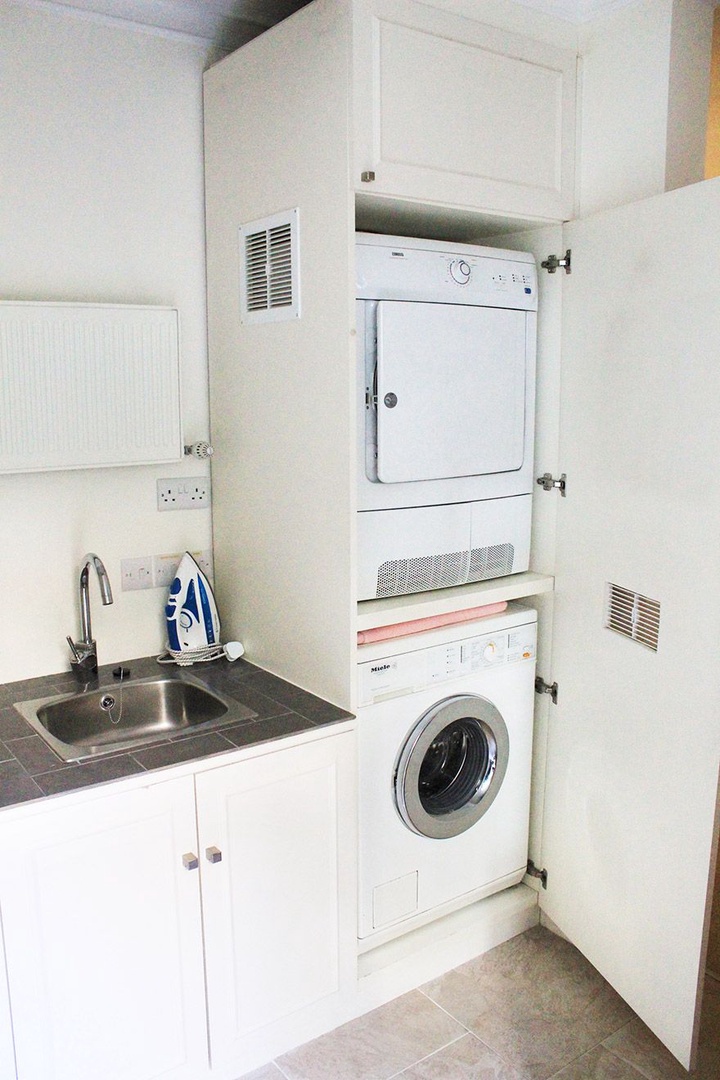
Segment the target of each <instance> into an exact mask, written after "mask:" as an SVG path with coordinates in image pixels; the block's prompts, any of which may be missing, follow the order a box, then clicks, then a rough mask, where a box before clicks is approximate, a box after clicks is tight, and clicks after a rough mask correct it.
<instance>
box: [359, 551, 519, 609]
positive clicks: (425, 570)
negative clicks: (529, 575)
mask: <svg viewBox="0 0 720 1080" xmlns="http://www.w3.org/2000/svg"><path fill="white" fill-rule="evenodd" d="M514 558H515V549H514V547H513V545H512V544H496V545H493V546H492V547H485V548H472V549H471V550H470V551H449V552H445V553H443V554H441V555H421V556H418V557H417V558H415V559H392V560H390V561H388V562H384V563H383V564H382V566H380V568H379V569H378V576H377V592H376V594H375V595H376V597H378V599H379V598H380V597H383V596H403V595H405V594H406V593H415V592H427V591H428V590H430V589H445V588H447V587H448V586H450V585H466V584H467V583H468V582H471V581H485V580H487V579H488V578H495V577H503V575H505V574H510V573H512V566H513V560H514Z"/></svg>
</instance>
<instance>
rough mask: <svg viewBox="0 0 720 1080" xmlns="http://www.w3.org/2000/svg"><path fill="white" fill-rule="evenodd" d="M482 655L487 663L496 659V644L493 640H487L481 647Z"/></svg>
mask: <svg viewBox="0 0 720 1080" xmlns="http://www.w3.org/2000/svg"><path fill="white" fill-rule="evenodd" d="M483 656H484V657H485V659H486V660H487V661H488V663H492V662H493V660H497V645H496V644H495V642H494V641H488V643H487V645H486V646H485V648H484V649H483Z"/></svg>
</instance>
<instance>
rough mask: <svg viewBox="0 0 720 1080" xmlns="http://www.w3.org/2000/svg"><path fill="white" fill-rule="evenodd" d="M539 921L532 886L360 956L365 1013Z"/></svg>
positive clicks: (360, 1003)
mask: <svg viewBox="0 0 720 1080" xmlns="http://www.w3.org/2000/svg"><path fill="white" fill-rule="evenodd" d="M538 922H539V908H538V902H537V893H536V892H535V891H534V890H533V889H530V888H528V886H527V885H522V884H521V885H515V886H514V887H513V888H511V889H504V890H503V891H502V892H499V893H495V895H494V896H488V897H486V898H485V899H484V900H478V901H477V902H476V903H474V904H470V905H469V906H468V907H466V908H461V909H460V910H459V911H454V912H452V914H450V915H446V916H445V917H444V918H442V919H438V920H437V921H436V922H433V923H429V924H428V925H426V926H422V927H420V928H419V929H418V930H414V931H412V932H411V933H409V934H405V935H404V936H403V937H400V938H396V939H395V940H394V941H390V942H388V943H387V944H385V945H380V946H379V947H378V948H377V949H374V950H373V951H371V952H366V953H363V954H362V955H361V956H360V957H359V958H358V1009H357V1014H358V1015H360V1014H362V1013H364V1012H368V1011H369V1010H370V1009H375V1008H377V1007H378V1006H379V1005H384V1004H385V1002H387V1001H391V1000H392V999H393V998H395V997H398V995H400V994H405V993H407V992H408V991H409V990H414V989H415V988H416V987H418V986H421V985H422V984H423V983H425V982H428V981H429V980H430V979H435V978H437V977H438V976H439V975H443V974H445V972H446V971H451V970H452V968H455V967H458V965H460V964H464V963H467V961H468V960H472V959H473V958H474V957H476V956H480V955H481V953H484V952H487V951H488V950H489V949H493V948H495V946H496V945H500V944H501V943H502V942H503V941H508V940H509V939H510V938H512V937H515V936H516V935H517V934H522V933H523V932H524V931H525V930H529V929H530V927H531V926H536V925H537V923H538Z"/></svg>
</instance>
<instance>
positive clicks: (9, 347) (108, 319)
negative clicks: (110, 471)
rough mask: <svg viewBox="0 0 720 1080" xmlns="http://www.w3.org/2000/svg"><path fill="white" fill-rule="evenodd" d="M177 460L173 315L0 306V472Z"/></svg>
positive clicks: (111, 308)
mask: <svg viewBox="0 0 720 1080" xmlns="http://www.w3.org/2000/svg"><path fill="white" fill-rule="evenodd" d="M182 454H183V447H182V433H181V426H180V364H179V349H178V314H177V311H175V310H174V309H172V308H165V307H145V306H143V307H140V306H137V307H136V306H129V305H117V304H73V303H36V302H34V301H25V302H11V301H2V302H0V472H3V473H13V472H35V471H42V470H47V469H85V468H93V467H98V466H111V465H142V464H154V463H159V462H168V461H178V460H180V459H181V458H182Z"/></svg>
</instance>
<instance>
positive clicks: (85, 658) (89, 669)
mask: <svg viewBox="0 0 720 1080" xmlns="http://www.w3.org/2000/svg"><path fill="white" fill-rule="evenodd" d="M91 566H94V567H95V572H96V573H97V576H98V583H99V585H100V597H101V599H102V602H103V604H105V605H107V604H112V602H113V596H112V589H111V587H110V578H109V577H108V573H107V570H106V569H105V564H104V563H103V561H102V559H101V558H99V556H97V555H96V554H95V553H94V552H92V551H90V552H88V554H87V555H86V556H85V557H84V559H83V561H82V566H81V568H80V626H81V629H82V637H81V639H80V641H76V642H71V645H72V646H73V649H72V651H73V658H72V659H71V661H70V663H71V665H72V668H73V670H74V671H75V673H76V675H77V676H78V678H81V679H82V678H86V677H87V676H88V675H94V674H96V673H97V646H96V643H95V641H94V640H93V636H92V624H91V622H90V589H89V577H90V567H91Z"/></svg>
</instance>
